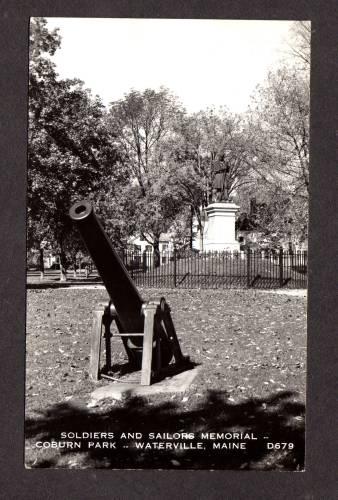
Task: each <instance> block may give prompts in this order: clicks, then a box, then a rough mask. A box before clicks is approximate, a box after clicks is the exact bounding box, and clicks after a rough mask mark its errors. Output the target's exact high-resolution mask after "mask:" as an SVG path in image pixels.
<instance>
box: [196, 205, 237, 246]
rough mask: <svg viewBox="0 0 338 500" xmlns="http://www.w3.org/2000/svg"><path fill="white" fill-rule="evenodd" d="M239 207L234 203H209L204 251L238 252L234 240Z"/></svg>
mask: <svg viewBox="0 0 338 500" xmlns="http://www.w3.org/2000/svg"><path fill="white" fill-rule="evenodd" d="M238 210H239V206H238V205H236V204H235V203H227V202H220V203H211V204H210V205H208V206H207V208H206V213H207V216H208V222H207V224H206V227H205V230H204V249H205V250H206V251H208V250H217V251H219V252H222V251H224V250H229V251H235V250H236V251H239V243H238V241H236V238H235V220H236V213H237V212H238Z"/></svg>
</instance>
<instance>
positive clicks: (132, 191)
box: [108, 88, 181, 250]
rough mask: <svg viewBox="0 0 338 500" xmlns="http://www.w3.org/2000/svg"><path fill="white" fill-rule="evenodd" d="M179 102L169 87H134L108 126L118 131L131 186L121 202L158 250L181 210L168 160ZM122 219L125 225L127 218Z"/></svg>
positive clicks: (132, 222) (133, 223)
mask: <svg viewBox="0 0 338 500" xmlns="http://www.w3.org/2000/svg"><path fill="white" fill-rule="evenodd" d="M180 113H181V109H180V106H179V104H178V102H177V100H176V98H175V97H174V96H172V95H171V94H170V92H169V91H168V90H167V89H164V88H162V89H161V90H159V91H158V92H156V91H154V90H151V89H146V90H145V91H144V92H138V91H136V90H132V91H131V92H130V93H129V94H127V95H125V97H124V99H121V100H119V101H117V102H114V103H112V106H111V109H110V113H109V119H108V125H109V128H110V130H111V131H114V133H115V134H116V142H117V144H118V147H119V148H120V149H121V151H122V153H123V155H124V160H123V165H124V169H125V171H126V173H127V175H128V178H129V184H128V185H125V186H123V187H122V191H121V196H120V200H121V201H122V200H123V201H124V203H123V208H124V211H126V213H128V215H129V217H130V223H129V224H130V226H131V227H134V228H137V232H138V233H139V234H140V235H142V237H143V238H144V239H146V240H147V241H148V242H149V243H150V244H152V245H153V246H154V249H155V250H158V243H159V238H160V235H161V233H165V232H166V231H168V229H169V228H170V226H171V225H172V223H173V222H174V221H175V218H176V216H177V215H178V214H179V211H180V203H179V200H178V199H177V198H175V196H174V195H173V194H172V193H171V192H170V190H169V189H168V184H167V180H168V171H167V164H166V158H167V154H168V144H169V143H170V141H171V140H172V138H173V134H174V123H175V121H176V119H177V116H178V115H179V114H180ZM120 223H122V224H123V222H122V220H121V221H120Z"/></svg>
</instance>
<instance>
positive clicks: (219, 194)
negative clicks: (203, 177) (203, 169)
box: [211, 162, 231, 203]
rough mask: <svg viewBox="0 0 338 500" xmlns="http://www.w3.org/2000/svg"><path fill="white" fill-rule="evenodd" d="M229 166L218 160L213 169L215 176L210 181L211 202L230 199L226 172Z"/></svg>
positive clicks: (224, 201)
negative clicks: (211, 181)
mask: <svg viewBox="0 0 338 500" xmlns="http://www.w3.org/2000/svg"><path fill="white" fill-rule="evenodd" d="M228 172H229V166H228V165H226V164H225V163H224V162H219V163H218V165H217V167H216V169H215V177H214V181H213V183H212V193H211V201H212V203H222V202H223V203H226V202H229V201H231V200H230V197H229V194H228V186H227V174H228Z"/></svg>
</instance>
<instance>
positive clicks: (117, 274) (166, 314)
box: [69, 200, 188, 385]
mask: <svg viewBox="0 0 338 500" xmlns="http://www.w3.org/2000/svg"><path fill="white" fill-rule="evenodd" d="M69 215H70V217H71V219H72V220H73V222H74V223H75V225H76V227H77V228H78V230H79V232H80V234H81V236H82V238H83V240H84V242H85V245H86V247H87V249H88V251H89V253H90V255H91V258H92V259H93V262H94V264H95V266H96V268H97V271H98V273H99V274H100V276H101V278H102V281H103V283H104V285H105V287H106V290H107V292H108V295H109V297H110V302H109V303H108V304H107V305H106V306H105V307H104V308H103V310H97V311H94V318H93V332H92V338H91V355H90V370H89V371H90V376H91V378H92V379H93V380H98V379H99V378H100V376H101V377H105V378H110V379H113V380H114V377H112V375H111V368H112V365H111V337H113V336H115V335H118V336H120V337H121V338H122V342H123V345H124V348H125V350H126V353H127V355H128V360H129V364H130V366H131V367H132V369H134V370H139V369H141V380H140V383H141V385H150V384H151V382H152V380H153V377H156V376H159V375H161V373H165V372H166V370H167V371H168V369H169V366H170V367H172V366H173V363H172V362H173V361H174V366H176V367H177V368H179V369H182V368H184V366H185V365H186V363H187V362H188V358H187V357H185V356H183V354H182V352H181V348H180V345H179V342H178V339H177V335H176V331H175V328H174V324H173V321H172V318H171V314H170V308H169V306H168V304H167V303H166V301H165V299H164V298H163V297H162V298H160V299H159V300H155V301H154V300H152V301H148V302H145V301H144V300H143V299H142V298H141V296H140V294H139V292H138V290H137V288H136V286H135V284H134V282H133V281H132V279H131V277H130V276H129V274H128V271H127V269H126V267H125V266H124V264H123V262H122V260H121V259H120V257H119V255H118V254H117V253H116V251H115V250H114V248H113V246H112V243H111V241H110V240H109V238H108V236H107V235H106V233H105V232H104V230H103V228H102V226H101V223H100V221H99V220H98V218H97V217H96V215H95V213H94V210H93V207H92V205H91V203H90V202H89V201H87V200H84V201H79V202H77V203H75V204H74V205H73V206H72V207H71V209H70V211H69ZM113 321H114V322H115V324H116V327H117V328H116V330H117V332H118V333H117V334H116V333H112V332H111V325H112V322H113ZM103 331H104V338H105V345H106V365H105V367H104V368H103V369H101V368H100V365H101V363H100V357H101V339H102V332H103Z"/></svg>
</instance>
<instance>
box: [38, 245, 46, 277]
mask: <svg viewBox="0 0 338 500" xmlns="http://www.w3.org/2000/svg"><path fill="white" fill-rule="evenodd" d="M39 268H40V280H43V278H44V275H45V264H44V261H43V248H42V247H40V248H39Z"/></svg>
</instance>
